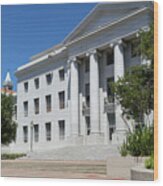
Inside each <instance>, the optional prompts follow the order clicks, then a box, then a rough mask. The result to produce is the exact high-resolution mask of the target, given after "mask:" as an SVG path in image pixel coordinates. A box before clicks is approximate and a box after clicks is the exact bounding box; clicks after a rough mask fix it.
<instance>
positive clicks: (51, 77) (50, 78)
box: [46, 73, 53, 85]
mask: <svg viewBox="0 0 163 186" xmlns="http://www.w3.org/2000/svg"><path fill="white" fill-rule="evenodd" d="M52 79H53V73H48V74H46V83H47V85H51V84H52Z"/></svg>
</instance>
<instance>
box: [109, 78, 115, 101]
mask: <svg viewBox="0 0 163 186" xmlns="http://www.w3.org/2000/svg"><path fill="white" fill-rule="evenodd" d="M113 82H114V78H113V77H112V78H108V79H107V96H108V101H109V102H113V101H114V93H113V91H112V88H111V84H112V83H113Z"/></svg>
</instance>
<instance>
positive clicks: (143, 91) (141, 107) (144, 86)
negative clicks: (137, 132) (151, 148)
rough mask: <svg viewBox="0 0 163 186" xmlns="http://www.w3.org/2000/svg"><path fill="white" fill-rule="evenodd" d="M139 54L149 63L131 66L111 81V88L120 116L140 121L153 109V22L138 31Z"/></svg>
mask: <svg viewBox="0 0 163 186" xmlns="http://www.w3.org/2000/svg"><path fill="white" fill-rule="evenodd" d="M140 41H141V42H140V45H138V47H137V48H138V50H141V55H142V56H143V57H144V58H145V59H147V60H150V62H151V63H150V64H147V65H139V66H134V67H131V68H129V69H128V70H127V72H126V73H125V75H124V77H122V78H119V79H118V81H117V82H115V83H113V85H112V90H113V92H114V93H115V96H116V99H117V100H118V102H119V103H120V104H121V106H122V112H123V113H122V116H124V115H125V116H126V117H127V119H131V118H132V119H134V121H136V123H139V124H140V123H142V122H143V118H144V115H145V114H146V115H149V114H150V113H151V111H152V110H153V107H154V106H153V102H154V78H153V75H154V70H153V66H154V65H153V64H154V31H153V23H152V24H151V25H150V29H149V30H148V31H146V32H145V31H140Z"/></svg>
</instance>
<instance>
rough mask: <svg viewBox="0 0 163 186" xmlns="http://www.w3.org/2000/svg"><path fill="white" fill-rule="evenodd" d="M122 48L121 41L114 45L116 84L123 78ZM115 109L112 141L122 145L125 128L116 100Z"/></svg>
mask: <svg viewBox="0 0 163 186" xmlns="http://www.w3.org/2000/svg"><path fill="white" fill-rule="evenodd" d="M124 69H125V65H124V46H123V43H122V40H120V41H118V42H117V43H116V44H115V45H114V81H115V82H116V81H117V80H118V79H119V78H120V77H123V76H124ZM115 104H116V109H115V116H116V132H115V135H114V136H113V141H114V142H115V141H116V143H117V142H118V143H122V142H123V139H124V136H125V135H124V134H125V131H126V127H125V124H124V121H123V120H122V117H121V115H122V110H121V106H120V105H118V104H117V100H115Z"/></svg>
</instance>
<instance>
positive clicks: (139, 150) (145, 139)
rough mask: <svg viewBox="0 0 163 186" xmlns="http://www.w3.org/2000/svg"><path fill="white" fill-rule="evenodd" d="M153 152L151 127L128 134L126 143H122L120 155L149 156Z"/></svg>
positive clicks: (140, 128)
mask: <svg viewBox="0 0 163 186" xmlns="http://www.w3.org/2000/svg"><path fill="white" fill-rule="evenodd" d="M153 150H154V130H153V127H147V126H144V127H139V128H136V129H135V130H134V132H133V133H129V134H128V135H127V138H126V142H123V144H122V146H121V148H120V153H121V155H122V156H124V155H125V154H126V155H127V154H130V155H131V156H137V157H138V156H149V155H151V154H152V153H153Z"/></svg>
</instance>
